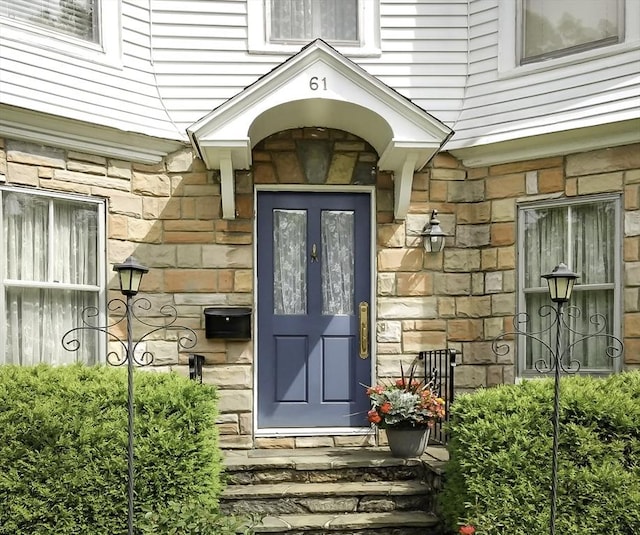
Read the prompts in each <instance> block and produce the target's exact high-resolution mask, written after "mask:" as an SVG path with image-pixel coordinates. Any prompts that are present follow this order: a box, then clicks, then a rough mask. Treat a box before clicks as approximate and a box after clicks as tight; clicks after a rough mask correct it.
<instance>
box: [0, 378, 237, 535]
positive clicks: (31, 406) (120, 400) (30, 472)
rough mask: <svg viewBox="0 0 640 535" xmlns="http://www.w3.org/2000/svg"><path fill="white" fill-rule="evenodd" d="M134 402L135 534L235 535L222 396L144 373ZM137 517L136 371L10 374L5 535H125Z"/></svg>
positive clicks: (2, 487)
mask: <svg viewBox="0 0 640 535" xmlns="http://www.w3.org/2000/svg"><path fill="white" fill-rule="evenodd" d="M134 399H135V411H136V417H135V424H134V428H135V450H134V451H135V502H134V503H135V526H136V534H152V533H154V534H159V533H162V534H165V533H166V534H169V533H183V534H186V533H201V534H205V533H206V534H216V535H218V534H220V533H231V532H232V531H227V529H230V528H224V527H221V526H224V524H225V523H227V524H228V521H227V520H226V519H223V518H221V517H219V516H218V514H217V511H218V497H219V495H220V492H221V490H222V485H221V483H220V473H221V456H220V451H219V448H218V445H217V432H216V426H215V419H216V395H215V390H214V389H213V388H212V387H209V386H205V385H200V384H196V383H195V382H193V381H189V380H188V379H185V378H182V377H179V376H177V375H174V374H154V373H143V372H141V373H135V396H134ZM127 510H128V508H127V381H126V370H125V369H120V368H117V369H114V368H108V367H93V368H87V367H82V366H70V367H59V368H51V367H46V366H37V367H31V368H20V367H11V366H6V367H0V535H9V534H11V535H15V534H17V533H19V534H21V535H26V534H29V535H31V534H33V535H40V534H41V535H51V534H52V533H55V534H56V535H67V534H69V535H71V534H74V535H78V534H87V535H89V534H90V535H101V534H104V535H119V534H125V533H126V532H127ZM218 520H220V522H219V526H218V525H214V524H213V523H214V522H215V523H218Z"/></svg>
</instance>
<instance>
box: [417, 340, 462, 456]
mask: <svg viewBox="0 0 640 535" xmlns="http://www.w3.org/2000/svg"><path fill="white" fill-rule="evenodd" d="M456 355H457V351H456V350H455V349H431V350H429V351H420V353H419V354H418V356H417V357H416V358H415V361H414V362H415V364H416V369H417V370H420V371H422V373H423V374H424V378H425V382H431V384H432V388H433V391H434V392H435V393H436V394H437V395H438V397H441V398H443V399H444V402H445V411H446V413H445V418H444V421H440V422H436V424H435V426H434V428H433V429H432V431H431V438H430V439H429V440H430V442H435V443H440V444H446V443H447V442H448V439H449V436H448V433H447V432H446V431H445V429H444V424H445V423H446V422H448V421H449V409H450V408H451V405H452V404H453V398H454V385H455V383H454V370H455V367H456Z"/></svg>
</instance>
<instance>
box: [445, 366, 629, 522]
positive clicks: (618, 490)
mask: <svg viewBox="0 0 640 535" xmlns="http://www.w3.org/2000/svg"><path fill="white" fill-rule="evenodd" d="M552 413H553V381H552V380H550V379H548V380H547V379H544V380H534V381H528V382H524V383H522V384H520V385H504V386H500V387H496V388H492V389H486V390H480V391H478V392H476V393H474V394H468V395H463V396H461V397H459V398H458V399H457V400H456V402H455V403H454V405H453V407H452V409H451V422H450V424H449V427H448V430H449V433H450V436H451V441H450V444H449V454H450V461H449V462H448V464H447V467H446V481H445V486H444V491H443V493H442V494H441V496H440V507H441V512H442V514H443V516H444V517H445V520H446V522H447V525H448V527H449V528H450V529H452V530H454V532H455V533H457V532H458V529H459V527H460V526H461V525H463V524H471V525H473V526H475V528H476V535H496V534H501V535H503V534H504V535H546V534H547V533H549V517H550V490H549V489H550V487H551V459H552ZM557 507H558V509H557V517H556V532H557V533H559V534H560V533H561V534H562V535H604V534H607V535H627V534H629V535H630V534H631V533H640V372H628V373H622V374H617V375H613V376H611V377H609V378H607V379H597V378H591V377H568V378H563V379H562V381H561V394H560V442H559V468H558V500H557Z"/></svg>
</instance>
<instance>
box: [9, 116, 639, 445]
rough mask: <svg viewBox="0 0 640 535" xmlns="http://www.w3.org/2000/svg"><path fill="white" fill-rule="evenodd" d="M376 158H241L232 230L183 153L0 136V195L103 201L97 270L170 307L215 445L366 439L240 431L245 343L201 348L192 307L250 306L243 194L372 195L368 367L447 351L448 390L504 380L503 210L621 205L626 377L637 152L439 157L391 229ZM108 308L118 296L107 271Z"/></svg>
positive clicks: (510, 368) (511, 250) (265, 145)
mask: <svg viewBox="0 0 640 535" xmlns="http://www.w3.org/2000/svg"><path fill="white" fill-rule="evenodd" d="M376 160H377V155H376V154H375V151H374V150H373V148H372V147H371V146H370V145H368V144H367V143H366V142H364V141H362V140H360V139H358V138H356V137H354V136H352V135H350V134H347V133H345V132H340V131H334V130H328V129H321V128H304V129H295V130H290V131H286V132H282V133H280V134H277V135H274V136H271V137H269V138H267V139H265V140H263V141H262V142H260V143H259V144H258V145H256V147H255V149H254V151H253V161H254V164H253V168H252V170H251V171H237V172H236V175H235V185H236V196H235V199H236V208H237V218H236V219H235V220H223V219H222V218H221V200H220V183H219V176H218V174H217V172H215V171H214V172H212V171H208V170H206V168H205V166H204V164H203V162H202V161H200V160H199V159H197V158H195V157H194V155H193V153H192V151H191V149H190V148H186V147H185V149H184V150H181V151H179V152H177V153H175V154H171V155H169V156H167V157H166V158H165V159H164V160H163V161H162V162H161V163H159V164H157V165H142V164H137V163H134V162H126V161H119V160H112V159H109V158H103V157H99V156H95V155H91V154H82V153H77V152H72V151H66V150H62V149H57V148H52V147H43V146H40V145H33V144H30V143H26V142H21V141H14V140H0V180H4V182H5V183H6V184H7V185H16V186H25V187H30V188H42V189H46V190H50V191H58V192H67V193H76V194H82V195H91V196H97V197H102V198H105V199H106V200H107V227H106V228H107V261H108V262H109V264H113V263H117V262H121V261H123V260H124V259H125V258H126V257H127V256H129V255H134V256H135V257H136V258H137V259H138V260H139V261H140V262H141V263H143V264H145V265H146V266H148V267H149V268H150V271H149V273H148V274H147V275H146V276H145V277H144V279H143V283H142V289H141V291H142V292H143V293H144V294H145V297H148V298H149V299H150V300H151V301H152V303H153V306H154V309H155V308H157V307H159V306H161V305H163V304H170V305H173V306H175V308H176V310H177V312H178V316H179V318H180V323H182V324H184V325H187V326H188V327H191V328H193V329H194V330H195V331H196V333H197V335H198V345H197V346H196V347H195V348H194V349H192V350H190V352H195V353H200V354H202V355H204V356H205V367H204V381H205V382H207V383H211V384H215V385H217V386H218V387H219V389H220V390H219V391H220V410H221V416H220V420H219V425H220V433H221V443H222V445H223V447H229V448H250V447H253V446H254V445H255V446H258V447H286V448H289V447H311V446H332V445H335V446H352V445H361V444H368V443H370V442H371V440H372V438H371V436H366V437H363V436H338V437H286V438H257V439H255V440H254V437H253V435H252V433H253V431H252V430H253V400H254V396H253V386H254V385H253V380H254V347H253V341H250V342H238V341H225V340H208V339H206V337H205V332H204V316H203V310H204V308H205V307H209V306H253V303H254V287H253V286H254V283H253V281H254V272H253V269H254V258H253V229H254V222H253V211H254V185H262V184H274V185H275V184H282V185H283V187H284V185H287V184H309V185H314V186H318V187H325V186H326V187H327V188H330V187H331V186H333V185H339V186H348V185H353V184H358V185H361V184H364V185H372V186H373V185H375V196H376V197H375V198H376V206H377V212H376V222H377V229H376V233H377V234H376V235H377V244H376V251H375V253H376V274H377V280H376V293H377V303H376V310H377V318H375V320H374V325H373V326H372V327H373V329H374V332H375V333H376V348H377V351H376V353H377V354H376V358H377V365H378V375H379V376H380V377H385V376H393V375H396V374H397V370H398V361H399V360H402V361H403V362H405V363H407V364H408V363H409V362H410V361H411V360H412V359H413V357H414V356H415V355H416V354H417V352H418V351H420V350H425V349H437V348H443V347H447V346H448V347H453V348H456V349H458V350H460V351H461V353H462V360H461V363H460V365H459V366H458V367H457V368H456V386H457V387H458V388H459V389H460V390H468V389H473V388H477V387H480V386H491V385H496V384H500V383H510V382H513V381H514V378H515V360H514V356H515V355H514V351H513V350H512V351H511V352H510V353H509V354H508V355H507V356H503V357H497V356H495V355H494V354H493V352H492V351H491V347H490V342H491V340H492V339H493V338H494V337H495V336H496V335H497V334H499V333H501V332H503V331H508V330H511V320H512V318H513V314H514V311H515V305H516V256H517V255H516V250H517V247H516V239H517V233H516V214H517V206H518V203H521V202H525V201H532V200H541V199H555V198H571V197H575V196H577V195H590V194H595V193H605V192H606V193H609V192H618V193H620V194H621V195H622V197H623V201H622V207H623V213H624V218H623V221H622V222H621V224H623V225H624V227H623V237H624V238H623V239H624V244H623V261H624V262H623V269H624V273H623V279H622V280H623V285H624V288H623V305H624V315H623V332H624V342H625V366H626V367H627V368H632V367H640V192H639V188H640V146H638V145H630V146H624V147H616V148H611V149H606V150H598V151H591V152H586V153H580V154H570V155H566V156H558V157H553V158H546V159H539V160H532V161H525V162H516V163H510V164H503V165H495V166H491V167H487V168H473V169H465V168H464V167H463V166H462V165H461V163H460V162H458V161H457V160H456V159H455V158H453V157H452V156H451V155H449V154H447V153H443V154H440V155H438V156H436V158H435V159H434V160H433V161H432V163H431V164H430V165H429V166H428V167H427V168H426V169H425V170H424V171H423V172H420V173H416V174H415V177H414V182H413V191H412V196H411V204H410V209H409V213H408V215H407V218H406V220H405V221H394V219H393V180H392V177H391V176H390V174H388V173H377V170H376V167H375V164H376ZM433 209H437V210H438V211H439V217H440V220H441V224H442V227H443V229H444V230H445V231H446V232H447V233H448V234H449V236H448V238H447V244H446V248H445V250H444V251H443V252H441V253H438V254H435V255H426V254H425V253H423V251H422V243H421V238H420V236H419V233H420V232H421V231H422V229H423V227H424V226H425V224H427V223H428V221H429V215H430V213H431V210H433ZM107 273H108V276H109V282H108V285H109V289H110V290H109V298H112V297H116V296H119V292H118V290H117V281H116V280H115V274H114V273H113V272H112V271H110V270H108V271H107ZM148 349H149V350H154V351H155V352H156V369H158V370H176V371H177V372H178V373H182V374H187V373H188V370H187V366H186V364H187V359H188V353H181V354H178V353H177V348H176V345H175V340H174V339H169V340H162V339H160V340H152V341H150V342H149V343H148Z"/></svg>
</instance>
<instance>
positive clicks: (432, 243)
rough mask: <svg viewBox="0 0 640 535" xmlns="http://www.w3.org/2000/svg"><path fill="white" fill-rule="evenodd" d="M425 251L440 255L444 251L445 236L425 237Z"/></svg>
mask: <svg viewBox="0 0 640 535" xmlns="http://www.w3.org/2000/svg"><path fill="white" fill-rule="evenodd" d="M424 249H425V251H427V252H428V253H439V252H440V251H442V249H444V234H441V235H437V234H436V235H433V234H431V235H429V234H427V235H426V236H425V237H424Z"/></svg>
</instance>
